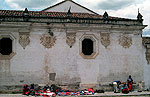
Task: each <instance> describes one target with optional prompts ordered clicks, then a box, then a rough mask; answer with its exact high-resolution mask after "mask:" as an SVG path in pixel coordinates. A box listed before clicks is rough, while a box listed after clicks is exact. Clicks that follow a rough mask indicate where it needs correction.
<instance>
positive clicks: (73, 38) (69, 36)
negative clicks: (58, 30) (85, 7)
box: [66, 33, 76, 48]
mask: <svg viewBox="0 0 150 97" xmlns="http://www.w3.org/2000/svg"><path fill="white" fill-rule="evenodd" d="M66 37H67V39H66V43H67V44H68V45H69V46H70V48H71V47H72V46H73V45H74V43H75V42H76V33H66Z"/></svg>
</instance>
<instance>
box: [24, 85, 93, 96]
mask: <svg viewBox="0 0 150 97" xmlns="http://www.w3.org/2000/svg"><path fill="white" fill-rule="evenodd" d="M23 95H27V96H29V95H31V96H43V97H50V96H52V97H55V96H56V95H57V96H79V95H94V90H93V88H89V89H84V90H80V91H69V90H63V89H61V88H60V87H58V86H56V85H54V84H53V85H51V86H50V87H49V86H48V85H46V86H44V87H43V88H41V87H40V86H39V87H38V88H36V89H35V88H34V84H31V86H28V85H27V84H25V85H24V87H23Z"/></svg>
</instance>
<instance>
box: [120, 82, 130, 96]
mask: <svg viewBox="0 0 150 97" xmlns="http://www.w3.org/2000/svg"><path fill="white" fill-rule="evenodd" d="M121 92H122V93H124V94H127V93H129V90H128V86H127V84H126V83H124V84H123V86H122V88H121Z"/></svg>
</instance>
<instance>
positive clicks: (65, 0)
mask: <svg viewBox="0 0 150 97" xmlns="http://www.w3.org/2000/svg"><path fill="white" fill-rule="evenodd" d="M67 1H70V2H71V3H73V4H75V5H77V6H79V7H81V8H83V9H85V10H87V11H89V12H91V13H93V14H96V15H98V13H96V12H94V11H92V10H90V9H88V8H86V7H84V6H82V5H80V4H78V3H76V2H74V1H72V0H64V1H62V2H60V3H57V4H55V5H53V6H50V7H48V8H45V9H43V10H42V11H47V10H49V9H52V8H54V7H56V6H59V5H61V4H63V3H66V2H67ZM67 6H68V5H67ZM69 7H70V6H69Z"/></svg>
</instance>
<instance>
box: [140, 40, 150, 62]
mask: <svg viewBox="0 0 150 97" xmlns="http://www.w3.org/2000/svg"><path fill="white" fill-rule="evenodd" d="M142 42H143V45H144V46H145V47H146V52H145V56H146V60H147V64H150V45H149V44H150V38H149V37H143V38H142Z"/></svg>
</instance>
